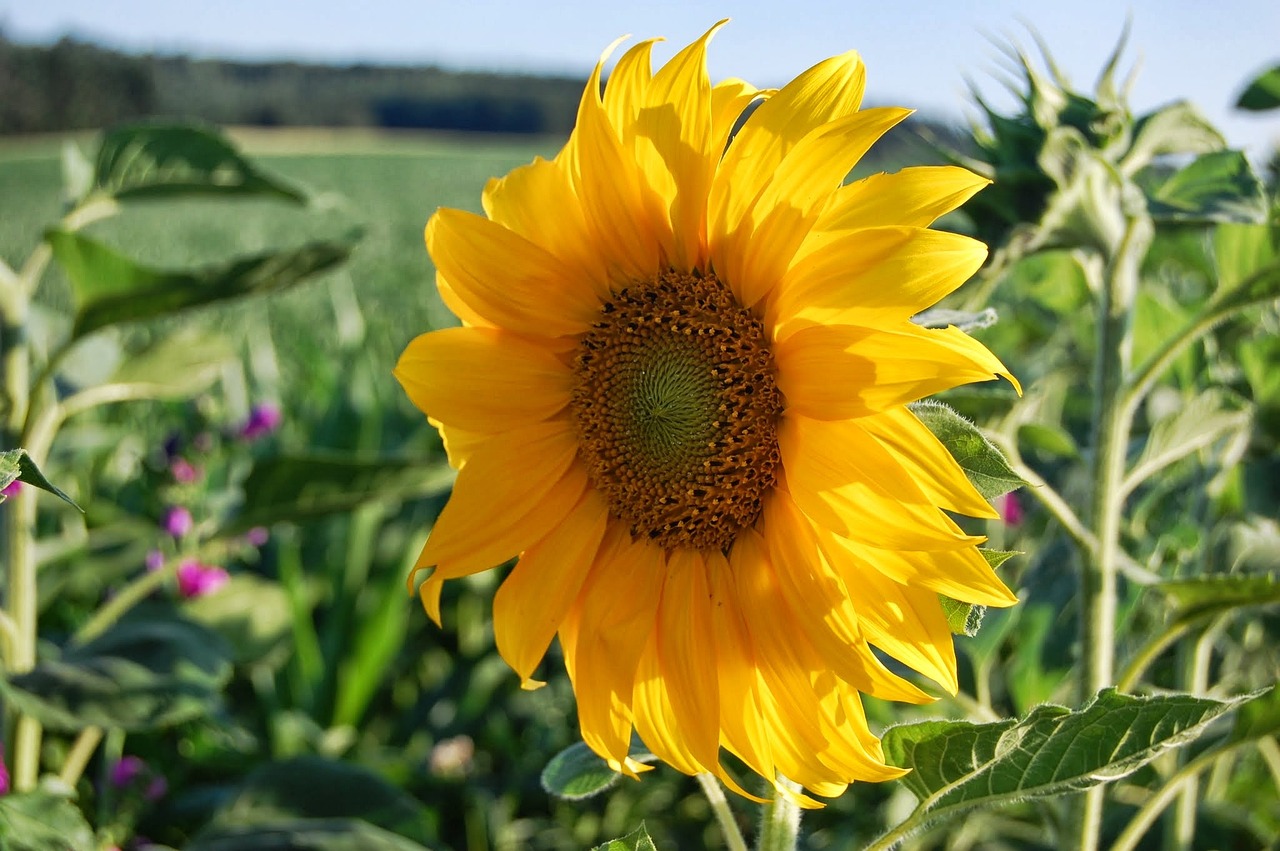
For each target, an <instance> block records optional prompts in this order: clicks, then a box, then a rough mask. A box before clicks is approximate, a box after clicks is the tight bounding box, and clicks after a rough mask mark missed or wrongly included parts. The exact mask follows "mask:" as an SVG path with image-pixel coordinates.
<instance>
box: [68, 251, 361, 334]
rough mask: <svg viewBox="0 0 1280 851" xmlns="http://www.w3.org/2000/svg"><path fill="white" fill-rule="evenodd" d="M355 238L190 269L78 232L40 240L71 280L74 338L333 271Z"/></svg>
mask: <svg viewBox="0 0 1280 851" xmlns="http://www.w3.org/2000/svg"><path fill="white" fill-rule="evenodd" d="M358 237H359V235H358V233H356V232H352V233H349V234H347V235H346V236H344V237H343V238H341V239H337V240H322V241H317V242H309V243H306V244H304V245H302V246H300V247H297V248H290V249H284V250H281V251H268V252H264V253H262V254H255V255H251V256H247V257H241V258H239V259H237V260H233V261H231V262H229V263H218V264H214V265H210V266H204V267H201V268H198V269H194V270H168V269H157V268H154V267H151V266H144V265H142V264H140V263H136V262H134V261H133V260H132V259H130V258H128V257H126V256H125V255H123V254H121V253H120V252H118V251H116V250H115V249H114V248H111V247H110V246H108V245H106V244H104V243H101V242H98V241H96V240H94V239H91V238H89V237H87V236H85V235H84V234H81V233H77V232H73V231H67V230H58V229H53V230H50V231H49V232H48V233H46V235H45V238H46V239H47V240H48V242H49V246H50V248H52V249H53V256H54V258H55V259H56V260H57V261H58V264H59V265H60V266H62V268H63V271H65V272H66V273H67V278H68V279H69V280H70V281H71V289H72V293H73V295H74V297H75V302H76V319H75V326H74V327H73V328H72V336H73V337H81V336H84V335H85V334H88V333H90V332H91V331H96V330H98V329H99V328H105V327H106V326H108V325H114V324H116V323H120V322H134V321H138V320H144V319H155V318H157V317H161V316H168V315H171V314H174V313H178V312H181V311H184V310H190V309H192V308H196V307H201V306H203V305H206V304H211V303H213V302H218V301H223V300H225V299H231V298H238V297H240V296H246V295H252V294H258V293H269V292H275V291H278V290H283V289H286V288H288V287H292V286H294V285H296V284H299V283H301V282H302V281H304V280H306V279H307V278H309V277H311V276H312V275H316V274H318V273H320V272H324V271H327V270H329V269H332V268H334V267H336V266H338V265H340V264H342V263H344V262H346V260H347V257H348V256H349V255H350V254H351V251H352V249H353V248H354V247H355V243H356V241H357V239H358Z"/></svg>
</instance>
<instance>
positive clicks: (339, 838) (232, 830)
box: [185, 818, 426, 851]
mask: <svg viewBox="0 0 1280 851" xmlns="http://www.w3.org/2000/svg"><path fill="white" fill-rule="evenodd" d="M185 848H186V851H426V846H425V845H421V844H419V843H417V842H414V841H413V840H410V839H406V838H404V837H403V836H399V835H398V834H395V833H392V832H391V831H388V830H383V829H382V828H380V827H375V826H374V825H371V824H369V823H368V822H366V821H360V820H359V819H344V818H316V819H281V820H279V821H271V822H263V823H260V824H253V825H244V824H213V825H211V826H209V827H207V828H205V829H204V830H202V831H201V832H200V833H199V835H198V836H196V838H195V839H193V840H192V841H191V842H189V843H188V844H187V845H186V846H185Z"/></svg>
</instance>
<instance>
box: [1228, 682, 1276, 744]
mask: <svg viewBox="0 0 1280 851" xmlns="http://www.w3.org/2000/svg"><path fill="white" fill-rule="evenodd" d="M1278 732H1280V686H1272V687H1271V688H1269V689H1267V690H1266V691H1265V692H1263V693H1262V694H1260V695H1258V696H1257V697H1256V698H1254V699H1253V700H1250V701H1249V702H1248V703H1246V704H1244V705H1243V706H1241V707H1240V708H1239V709H1238V710H1237V711H1236V725H1235V727H1234V728H1232V730H1231V737H1230V741H1232V742H1247V741H1251V740H1253V739H1262V738H1266V737H1267V736H1274V735H1275V734H1276V733H1278Z"/></svg>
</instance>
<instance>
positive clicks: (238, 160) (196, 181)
mask: <svg viewBox="0 0 1280 851" xmlns="http://www.w3.org/2000/svg"><path fill="white" fill-rule="evenodd" d="M93 189H94V190H95V191H96V192H100V193H103V194H106V195H109V196H112V197H114V198H119V199H122V200H123V199H129V198H139V199H142V198H172V197H176V196H180V195H260V196H267V197H272V198H279V199H282V200H285V201H293V202H295V203H302V202H304V201H306V196H305V195H304V194H303V193H302V192H301V191H299V190H298V189H297V188H296V187H294V186H290V185H289V184H288V183H287V182H285V181H284V180H282V179H280V178H278V177H275V176H272V175H269V174H267V173H265V172H263V171H260V170H259V169H257V168H255V167H254V165H253V164H252V163H250V162H249V161H248V160H246V159H245V158H244V157H242V156H240V154H239V153H238V152H237V151H236V149H235V148H234V147H233V146H232V145H231V143H230V142H229V141H228V140H227V139H226V138H225V137H224V136H223V135H222V134H221V133H219V132H218V131H217V130H215V129H213V128H211V127H200V126H193V125H190V124H171V123H148V124H133V125H128V126H125V127H118V128H116V129H114V130H112V131H110V132H109V133H107V135H106V136H105V137H104V138H103V140H102V146H101V147H100V148H99V149H98V157H97V163H96V164H95V167H94V171H93Z"/></svg>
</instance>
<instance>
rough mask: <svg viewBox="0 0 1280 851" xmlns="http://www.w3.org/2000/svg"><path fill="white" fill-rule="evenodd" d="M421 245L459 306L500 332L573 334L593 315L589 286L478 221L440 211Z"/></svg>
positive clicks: (518, 239) (595, 306)
mask: <svg viewBox="0 0 1280 851" xmlns="http://www.w3.org/2000/svg"><path fill="white" fill-rule="evenodd" d="M426 239H427V250H428V251H430V252H431V259H432V260H433V261H435V264H436V268H437V269H439V270H440V274H442V275H443V276H444V277H445V278H446V279H448V281H449V286H450V287H451V288H452V289H453V291H454V293H455V294H456V295H457V297H458V298H459V300H461V301H462V302H463V303H465V304H466V305H467V307H469V308H471V309H472V310H474V311H475V312H476V313H478V314H480V315H481V316H483V317H484V318H485V319H487V320H489V321H490V322H492V323H493V324H495V325H498V326H500V327H502V328H508V329H510V330H512V331H517V332H519V333H522V334H530V335H534V336H551V337H555V336H560V335H565V334H577V333H581V332H582V331H585V330H586V329H587V328H588V327H590V325H591V322H592V320H593V319H594V318H595V315H596V312H597V311H598V310H599V307H600V303H599V299H598V298H597V297H596V295H595V292H594V289H593V287H592V285H591V282H589V281H585V280H582V279H581V278H579V277H577V276H575V274H574V271H573V269H572V268H571V267H569V266H567V265H565V264H564V263H563V262H561V261H560V260H558V259H556V258H555V257H554V256H552V255H551V254H550V253H549V252H547V251H546V249H544V248H541V247H539V246H538V245H535V244H534V243H532V242H530V241H529V240H527V239H525V238H524V237H522V236H520V235H519V234H517V233H515V232H514V231H511V230H508V229H507V228H505V227H503V226H502V225H500V224H497V223H496V222H491V221H489V220H488V219H486V218H485V217H484V216H477V215H475V214H474V213H467V212H464V211H462V210H451V209H448V208H441V209H439V210H437V211H436V213H435V215H434V216H432V217H431V220H430V221H429V222H427V231H426Z"/></svg>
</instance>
